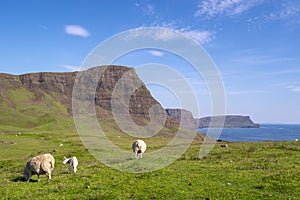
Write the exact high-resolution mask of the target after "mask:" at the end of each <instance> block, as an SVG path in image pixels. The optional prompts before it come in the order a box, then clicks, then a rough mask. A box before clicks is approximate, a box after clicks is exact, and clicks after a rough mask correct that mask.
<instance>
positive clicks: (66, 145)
mask: <svg viewBox="0 0 300 200" xmlns="http://www.w3.org/2000/svg"><path fill="white" fill-rule="evenodd" d="M110 139H111V140H112V141H113V142H115V143H116V144H118V145H119V146H120V147H121V148H123V149H127V150H131V141H132V139H131V138H129V137H125V136H124V137H123V136H122V137H121V138H119V137H115V136H113V135H112V136H110ZM0 141H1V143H0V152H1V154H0V198H1V199H212V200H213V199H276V200H277V199H299V197H300V189H299V187H300V142H259V143H227V144H228V147H227V148H222V147H220V143H217V144H216V145H215V146H214V148H213V150H212V151H211V152H210V153H209V154H208V155H207V156H206V157H205V158H203V159H201V160H200V159H199V158H198V154H199V149H200V146H201V144H200V143H199V142H197V141H195V142H194V143H193V145H191V147H190V148H189V150H188V151H187V152H186V153H185V154H184V155H182V156H181V157H180V158H179V159H178V160H177V161H175V162H174V163H172V164H171V165H169V166H168V167H165V168H163V169H160V170H157V171H154V172H151V173H140V174H131V173H125V172H120V171H117V170H114V169H111V168H109V167H107V166H105V165H103V164H102V163H100V162H99V161H97V160H96V159H95V158H94V157H93V156H91V155H90V153H89V152H88V151H86V147H85V146H83V145H82V143H81V141H80V139H79V137H78V135H77V133H76V132H75V131H38V130H37V131H32V130H31V131H23V132H22V134H21V135H19V136H16V134H15V133H13V132H8V133H0ZM10 142H14V143H16V144H10ZM167 142H168V139H163V138H154V139H152V140H149V141H147V144H148V146H149V152H151V150H153V149H156V148H160V147H161V146H162V145H164V144H165V143H167ZM60 144H63V146H60ZM48 152H50V153H52V154H53V155H54V157H55V159H56V164H55V169H54V171H53V175H52V180H51V181H49V182H48V181H47V177H46V176H45V175H43V176H41V181H40V182H36V180H37V176H36V175H34V176H33V177H32V181H31V182H29V183H27V182H25V181H24V180H23V178H22V175H21V173H22V172H23V168H24V166H25V163H26V161H27V160H28V159H29V158H30V157H32V156H35V155H38V154H41V153H48ZM73 155H74V156H76V157H77V158H78V160H79V166H78V173H77V175H74V174H67V173H66V172H67V168H68V167H67V166H66V165H63V164H62V159H63V156H73ZM132 156H133V153H132ZM144 157H145V158H146V157H147V152H146V153H145V154H144ZM136 162H139V160H136Z"/></svg>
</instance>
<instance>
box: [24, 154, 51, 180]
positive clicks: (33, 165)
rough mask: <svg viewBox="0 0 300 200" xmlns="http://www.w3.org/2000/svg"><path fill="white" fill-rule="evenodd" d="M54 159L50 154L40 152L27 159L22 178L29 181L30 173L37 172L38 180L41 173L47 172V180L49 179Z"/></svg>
mask: <svg viewBox="0 0 300 200" xmlns="http://www.w3.org/2000/svg"><path fill="white" fill-rule="evenodd" d="M54 163H55V159H54V157H53V156H52V155H51V154H41V155H38V156H35V157H33V158H31V159H29V160H28V161H27V163H26V166H25V168H24V172H23V175H24V178H25V180H26V181H27V182H29V181H30V178H31V176H32V175H34V174H37V176H38V182H40V175H41V174H48V181H49V180H51V172H52V171H53V169H54Z"/></svg>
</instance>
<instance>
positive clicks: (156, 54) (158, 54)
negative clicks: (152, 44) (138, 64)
mask: <svg viewBox="0 0 300 200" xmlns="http://www.w3.org/2000/svg"><path fill="white" fill-rule="evenodd" d="M148 52H149V53H150V54H151V55H153V56H157V57H162V56H163V55H164V53H163V52H162V51H157V50H149V51H148Z"/></svg>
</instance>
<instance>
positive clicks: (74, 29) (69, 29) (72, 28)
mask: <svg viewBox="0 0 300 200" xmlns="http://www.w3.org/2000/svg"><path fill="white" fill-rule="evenodd" d="M65 32H66V33H67V34H70V35H76V36H81V37H89V36H90V33H89V32H88V31H87V30H86V29H85V28H83V27H81V26H79V25H67V26H65Z"/></svg>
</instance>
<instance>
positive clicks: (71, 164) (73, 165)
mask: <svg viewBox="0 0 300 200" xmlns="http://www.w3.org/2000/svg"><path fill="white" fill-rule="evenodd" d="M67 163H69V168H68V169H69V173H71V172H72V168H73V170H74V173H75V174H76V171H77V166H78V160H77V158H76V157H75V156H73V157H72V158H66V157H64V159H63V164H64V165H65V164H67Z"/></svg>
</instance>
